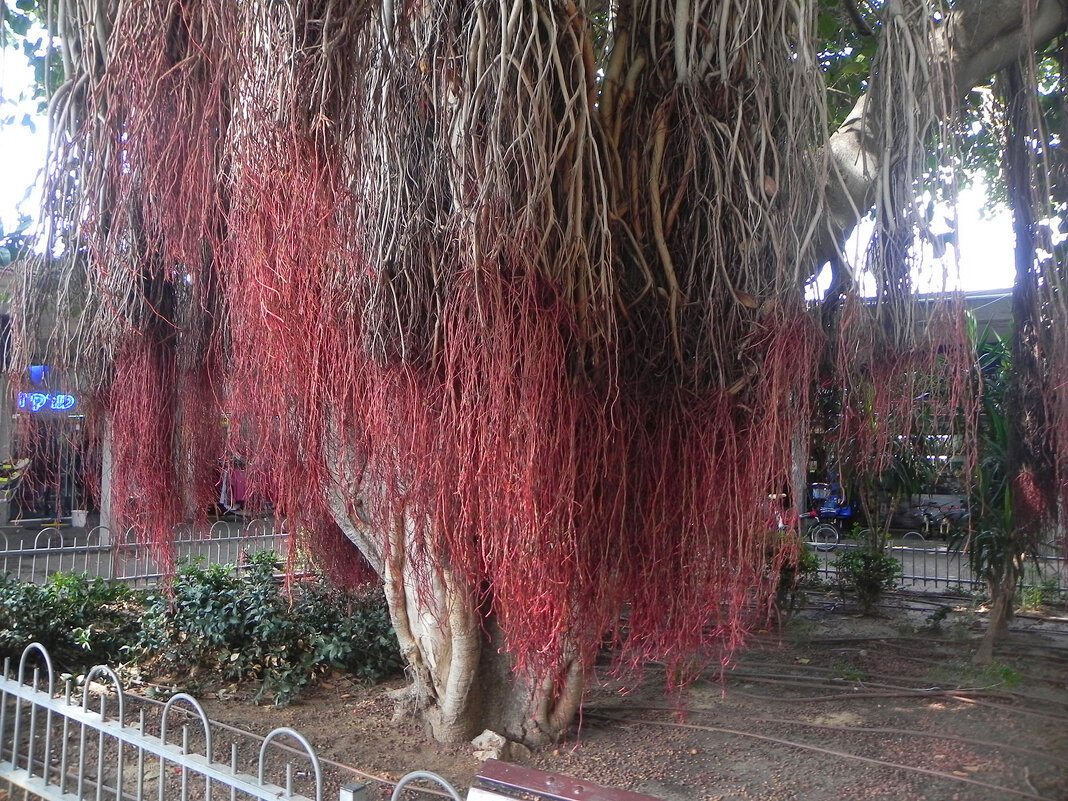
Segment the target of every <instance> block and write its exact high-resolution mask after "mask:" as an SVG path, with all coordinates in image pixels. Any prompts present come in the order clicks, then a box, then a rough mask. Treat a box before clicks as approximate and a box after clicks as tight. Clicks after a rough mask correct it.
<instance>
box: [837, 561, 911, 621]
mask: <svg viewBox="0 0 1068 801" xmlns="http://www.w3.org/2000/svg"><path fill="white" fill-rule="evenodd" d="M834 565H835V568H837V570H838V580H839V582H841V583H842V584H843V585H844V586H845V587H848V588H850V589H852V591H853V594H854V595H856V598H857V601H858V602H859V603H860V607H861V610H862V611H863V613H864V614H865V615H870V614H872V613H873V612H874V611H875V608H876V607H877V606H878V604H879V600H880V599H881V598H882V596H883V592H885V591H886V590H892V589H893V588H894V587H895V586H896V584H897V579H898V576H900V575H901V564H900V563H899V562H898V561H897V560H896V559H894V557H892V556H887V555H886V554H885V553H883V552H882V551H880V550H873V549H871V548H863V547H862V548H855V549H853V550H850V551H846V552H845V553H843V554H842V555H841V556H839V557H838V558H837V559H836V560H835V563H834Z"/></svg>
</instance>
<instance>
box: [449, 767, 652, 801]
mask: <svg viewBox="0 0 1068 801" xmlns="http://www.w3.org/2000/svg"><path fill="white" fill-rule="evenodd" d="M475 782H476V784H475V786H473V787H471V789H470V790H468V792H467V801H501V799H508V801H512V799H530V798H534V799H551V801H658V799H656V798H655V796H651V795H642V794H641V793H632V792H630V791H628V790H616V789H613V788H611V787H602V786H601V785H599V784H594V783H593V782H587V781H581V780H579V779H572V778H569V777H567V776H560V775H559V774H556V773H547V772H546V771H543V770H535V769H534V768H528V767H524V766H523V765H513V764H512V763H510V762H500V761H498V760H496V759H487V760H486V761H485V762H483V763H482V769H481V770H480V771H479V772H478V775H477V776H476V777H475Z"/></svg>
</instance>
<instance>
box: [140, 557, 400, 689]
mask: <svg viewBox="0 0 1068 801" xmlns="http://www.w3.org/2000/svg"><path fill="white" fill-rule="evenodd" d="M279 568H280V565H279V564H278V562H277V557H276V555H275V554H274V552H271V551H265V552H262V553H258V554H254V555H252V556H250V557H249V559H248V563H247V564H246V565H245V566H244V569H243V570H234V569H233V567H232V566H226V565H208V566H203V565H201V564H200V563H198V562H190V563H186V564H184V565H183V566H182V567H181V568H180V570H179V572H178V575H177V577H176V578H175V580H174V583H173V586H172V587H171V590H170V592H169V593H156V594H153V595H151V596H149V597H148V598H147V599H146V605H145V613H144V617H143V619H142V630H141V636H140V639H139V641H138V643H137V652H138V654H139V655H140V656H141V657H142V658H143V659H146V660H151V661H155V662H156V663H157V664H156V666H158V667H161V668H166V669H168V670H171V671H174V672H176V673H181V674H185V675H187V676H194V675H196V674H198V673H201V672H206V673H208V674H209V675H211V676H212V677H213V678H216V677H218V678H221V679H222V680H223V681H232V682H241V681H252V682H255V683H257V684H258V685H259V691H258V692H257V693H256V695H255V698H254V700H255V701H260V700H264V699H268V698H269V699H270V700H271V701H272V702H273V703H274V704H275V705H276V706H282V705H285V704H287V703H288V702H289V701H291V700H292V699H293V697H294V696H295V695H296V694H297V693H299V692H300V691H301V690H302V689H303V688H305V687H307V686H308V685H309V684H311V683H312V682H313V681H314V680H315V676H316V675H317V674H318V673H320V672H322V671H323V670H325V669H326V668H328V667H336V668H339V669H342V670H345V671H347V672H348V673H349V674H350V675H353V676H355V677H356V678H358V679H361V680H365V681H369V682H373V681H378V680H381V679H383V678H385V677H387V676H389V675H391V674H394V673H396V672H397V671H399V669H400V667H401V659H400V652H399V650H398V648H397V641H396V638H395V636H394V634H393V629H392V626H391V624H390V621H389V615H388V613H387V611H386V608H385V602H384V599H383V598H382V596H381V593H380V592H379V593H372V592H369V591H367V590H357V591H342V590H340V589H337V588H333V587H330V586H329V585H327V584H325V583H323V582H321V581H317V582H313V583H308V582H300V583H297V584H296V585H295V586H294V587H293V588H292V590H291V592H289V593H287V592H286V591H285V588H284V587H283V586H282V585H281V583H280V582H279V581H278V579H277V572H278V570H279Z"/></svg>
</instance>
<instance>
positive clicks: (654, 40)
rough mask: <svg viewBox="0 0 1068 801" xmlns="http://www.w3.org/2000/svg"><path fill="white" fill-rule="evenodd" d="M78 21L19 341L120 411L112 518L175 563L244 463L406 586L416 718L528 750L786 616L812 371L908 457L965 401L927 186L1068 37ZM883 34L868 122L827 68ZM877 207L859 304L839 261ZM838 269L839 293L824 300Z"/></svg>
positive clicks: (198, 11)
mask: <svg viewBox="0 0 1068 801" xmlns="http://www.w3.org/2000/svg"><path fill="white" fill-rule="evenodd" d="M55 13H56V14H57V15H58V16H57V18H56V21H57V25H58V29H57V32H58V40H57V41H58V42H59V43H60V45H61V51H60V52H61V54H62V58H63V63H64V68H65V76H66V77H65V80H64V82H63V83H62V85H60V86H58V87H53V88H54V89H55V91H54V95H53V99H52V107H51V110H52V115H53V125H54V145H53V153H52V158H51V163H50V172H49V190H48V192H47V194H46V198H45V219H46V220H47V223H48V225H47V226H46V229H45V238H46V240H47V241H46V242H45V243H44V244H43V246H42V248H41V250H42V252H43V253H44V254H46V255H45V256H43V257H42V258H41V259H40V260H39V263H37V264H35V265H33V266H32V269H30V270H29V272H28V273H27V281H26V287H27V290H26V292H25V293H24V296H23V298H22V307H21V308H22V313H21V317H20V324H19V325H20V327H19V329H18V336H17V340H18V347H19V349H20V351H19V352H20V355H21V357H22V359H23V362H25V363H31V362H33V361H35V360H36V361H37V362H39V361H41V359H42V358H47V359H48V360H49V363H51V364H53V365H57V366H59V367H61V368H63V369H65V370H66V371H67V373H68V375H70V376H76V380H77V382H78V384H79V389H80V391H81V392H82V393H83V395H84V397H85V398H87V399H91V401H92V404H93V413H92V414H91V416H90V418H89V419H90V421H91V424H92V426H93V430H94V431H95V432H96V434H97V435H98V441H99V442H102V443H106V450H107V454H106V457H107V460H108V462H109V464H110V474H111V476H112V481H111V484H110V491H111V495H110V498H109V499H108V501H109V503H110V505H111V513H112V516H113V519H114V520H115V521H116V523H117V524H118V527H119V528H120V529H121V530H124V531H125V530H127V529H128V530H129V531H130V532H131V534H130V536H136V537H139V538H142V539H144V540H147V541H151V542H153V543H155V544H156V545H157V546H158V547H159V548H160V549H161V550H162V551H166V547H167V542H168V539H169V537H170V532H171V531H172V529H173V526H174V525H175V524H176V523H178V522H180V521H183V520H187V519H189V518H191V517H194V518H195V516H196V515H197V514H200V513H201V511H200V510H203V509H204V508H206V507H207V506H208V505H209V504H210V503H211V502H212V501H213V500H214V498H215V496H216V493H217V490H216V488H215V486H214V485H215V481H216V477H217V476H216V470H217V465H218V463H219V460H220V459H230V458H234V457H239V458H241V459H243V460H244V462H245V463H246V464H247V467H248V470H249V481H250V488H251V491H252V493H253V494H256V495H258V496H259V497H261V498H265V499H269V500H270V501H271V502H272V503H273V504H274V506H275V510H276V514H277V515H278V516H279V517H285V518H286V520H287V521H288V522H287V524H288V526H289V527H290V530H292V531H294V532H295V533H296V534H297V535H298V536H297V538H296V542H297V546H296V547H299V548H302V549H305V550H307V551H309V552H311V553H313V554H314V555H316V556H318V557H320V558H321V560H322V562H323V563H324V564H328V566H333V567H334V568H335V569H338V570H340V571H341V572H343V573H345V572H346V571H347V572H348V574H350V575H355V574H357V573H359V572H360V571H361V570H363V569H365V568H366V566H369V567H370V568H371V569H372V570H373V571H374V573H375V574H377V576H379V577H380V579H381V581H382V582H383V584H384V587H385V593H386V597H387V600H388V603H389V608H390V612H391V616H392V619H393V623H394V625H395V627H396V631H397V636H398V639H399V642H400V645H401V649H402V651H403V654H404V658H405V660H406V663H407V668H408V672H407V675H408V679H409V686H408V687H407V689H406V690H405V691H404V692H402V693H399V694H398V697H397V701H398V704H399V706H400V707H401V708H402V709H404V710H407V711H410V712H412V713H415V714H418V715H420V716H422V717H423V718H424V719H425V720H426V721H428V722H429V724H430V725H431V727H432V728H433V731H434V733H435V735H436V736H437V737H439V738H441V739H446V740H457V739H460V738H467V737H470V736H472V735H473V734H475V733H477V732H478V731H480V730H481V729H483V728H486V727H490V728H494V729H496V730H499V731H502V732H504V733H506V734H507V735H508V736H509V737H512V738H514V739H518V740H523V741H526V742H532V743H537V742H544V741H546V740H549V739H552V738H554V737H557V736H558V735H559V734H560V733H561V731H563V730H564V729H565V728H566V726H567V725H568V723H569V722H570V721H571V720H572V718H573V716H574V714H575V712H576V709H577V708H578V704H579V703H580V701H581V698H582V692H583V687H584V686H585V684H586V683H587V682H588V681H589V679H590V678H591V676H592V675H593V671H594V664H595V660H596V659H597V657H598V655H599V654H600V653H603V652H606V651H607V652H609V653H611V655H612V664H613V666H614V667H615V668H616V669H618V670H620V671H623V672H626V671H627V670H628V669H638V668H640V667H641V666H642V665H643V664H645V663H647V662H648V661H649V660H658V661H661V662H663V663H666V665H667V671H666V673H667V675H668V676H669V681H670V682H671V683H673V684H676V685H678V684H682V683H685V682H686V681H687V680H689V679H691V678H692V677H694V676H695V675H697V672H698V671H700V670H702V669H704V668H706V667H707V666H709V665H710V664H712V665H715V664H725V663H726V661H727V660H729V658H730V656H731V654H732V653H733V652H734V651H735V649H737V648H738V647H739V646H740V645H741V644H743V642H744V641H745V638H746V635H747V633H748V632H750V631H751V630H752V629H753V627H754V626H755V625H758V624H761V623H762V622H763V621H764V620H766V618H767V616H768V615H769V613H770V612H771V598H772V595H773V591H774V587H775V582H776V580H777V576H778V572H779V568H780V567H781V566H782V565H783V564H784V563H786V562H787V561H788V560H792V559H794V558H796V549H797V544H796V540H795V539H794V538H791V537H789V536H781V535H780V534H779V533H778V532H777V531H776V510H775V509H774V507H773V506H772V505H770V504H769V503H768V497H769V494H775V495H777V494H779V493H794V494H796V492H797V491H798V489H799V487H800V485H801V482H802V478H803V469H804V464H805V459H806V456H805V454H806V448H807V432H808V426H809V421H810V419H811V408H810V407H811V403H810V399H811V398H812V397H813V392H814V386H815V384H816V383H817V382H816V379H817V378H819V379H820V381H821V382H823V383H824V385H825V386H826V385H828V384H833V385H834V386H836V387H839V388H840V390H841V397H843V398H845V400H844V401H843V408H842V411H841V415H842V426H843V431H844V432H848V433H847V434H843V436H847V437H848V438H849V440H850V441H851V442H853V443H855V444H856V445H857V448H858V451H857V453H858V455H857V459H858V464H860V463H864V464H867V465H869V466H871V468H872V469H875V470H878V469H882V468H885V466H886V461H887V460H888V459H890V458H892V455H891V451H892V446H893V444H894V442H895V441H896V440H895V437H897V436H899V434H900V432H899V431H896V430H895V429H894V428H893V425H892V423H893V422H894V421H899V422H901V424H902V425H904V426H906V428H907V425H908V423H907V422H905V418H909V419H917V418H918V416H916V415H912V416H910V415H909V414H908V412H907V410H908V409H909V408H911V407H909V406H908V404H907V403H904V400H903V399H908V400H909V402H910V403H911V402H912V400H913V399H916V398H918V397H923V396H925V394H926V395H927V396H928V397H930V396H937V397H938V398H939V399H941V401H940V402H942V403H944V404H945V405H946V407H947V408H951V409H952V410H953V413H954V414H961V415H962V416H963V417H964V418H968V417H969V415H970V412H969V411H968V409H969V408H971V406H970V405H969V403H968V402H967V400H966V398H967V396H968V394H969V392H970V391H971V390H970V386H971V382H972V381H973V379H974V375H973V373H972V371H971V362H970V360H969V359H970V356H969V352H968V349H967V348H966V347H965V344H964V339H963V337H964V334H963V333H962V332H963V330H964V329H963V326H962V325H961V321H960V318H959V316H956V315H955V312H954V309H953V307H952V304H950V303H946V304H940V305H939V307H938V310H937V311H936V312H932V311H931V310H930V306H929V305H928V306H925V307H924V309H925V310H918V309H917V307H916V304H915V303H914V302H913V300H912V291H911V278H910V276H912V275H913V274H914V271H915V269H916V263H917V261H918V260H919V258H920V256H919V249H918V248H917V246H916V245H915V243H916V242H917V241H918V240H917V231H920V230H921V229H922V228H923V224H924V221H923V220H922V219H921V218H922V214H921V213H920V212H921V211H922V209H918V207H917V204H916V202H915V199H916V195H917V191H918V189H917V187H918V186H919V182H920V181H921V180H922V179H923V178H924V177H925V176H927V177H930V175H931V174H932V167H931V164H932V159H933V161H934V162H938V163H940V164H952V162H953V159H954V158H957V157H958V152H957V151H956V150H955V148H954V147H953V145H952V141H951V139H952V132H953V129H954V125H955V120H956V117H955V116H954V115H955V107H956V104H957V101H959V100H960V99H961V98H963V97H964V96H965V94H966V92H967V89H968V88H969V87H970V86H972V85H973V84H975V83H976V82H978V81H980V80H982V79H985V78H986V77H987V76H989V75H990V74H991V73H993V72H994V71H996V70H998V69H1000V68H1002V67H1004V66H1006V65H1008V64H1010V63H1014V62H1015V61H1016V60H1017V59H1018V58H1020V57H1021V56H1023V55H1026V54H1028V53H1032V52H1034V51H1035V50H1036V49H1037V48H1041V47H1044V46H1046V45H1047V44H1048V43H1049V42H1050V41H1051V40H1053V39H1054V38H1055V37H1056V36H1058V35H1059V34H1060V33H1061V32H1062V31H1063V29H1064V25H1065V18H1066V10H1065V3H1064V2H1063V0H1045V1H1044V2H1031V1H1030V0H1026V1H1025V0H1001V1H1000V2H998V3H991V2H978V0H957V1H956V2H948V0H947V1H946V2H943V3H941V4H940V3H938V2H935V0H886V2H867V3H861V2H852V1H851V0H843V2H842V3H841V4H838V3H832V4H828V3H825V2H817V0H784V1H782V2H780V1H779V0H774V1H772V2H768V1H767V0H758V1H756V2H746V3H741V2H734V1H733V0H715V2H713V1H712V0H673V1H672V2H666V1H665V0H614V2H606V1H605V2H600V1H598V0H425V1H424V0H375V1H374V2H371V0H277V1H275V0H270V1H267V0H264V1H262V2H260V1H257V0H249V1H246V0H184V1H182V2H179V1H178V0H139V2H125V3H120V2H118V1H117V0H70V1H69V2H65V3H60V4H58V7H57V9H56V11H55ZM828 21H830V23H831V24H832V27H834V26H837V28H835V30H837V31H839V33H841V32H842V31H845V32H846V33H847V34H848V36H846V37H845V38H844V39H838V40H835V42H836V43H835V42H830V43H828V39H829V35H828V33H827V30H826V28H827V24H828ZM850 37H852V38H850ZM863 37H872V38H871V41H875V42H877V46H876V47H875V48H874V58H873V65H874V66H873V67H872V71H871V74H870V77H867V78H865V79H864V80H863V81H857V82H855V87H856V88H857V89H858V90H859V91H860V92H861V94H860V95H858V96H857V97H855V98H853V99H852V100H855V101H857V103H856V106H855V107H854V108H852V110H848V107H846V106H843V105H842V104H841V103H840V99H839V98H840V95H838V94H834V95H833V96H832V97H831V102H829V101H828V89H827V75H826V70H827V69H828V65H829V64H831V63H832V62H833V61H834V59H833V58H831V57H830V56H829V55H828V48H832V49H833V48H837V51H836V52H838V53H839V54H840V53H842V52H850V51H849V50H848V48H850V47H853V45H851V44H850V43H849V42H850V41H852V40H854V39H856V40H858V41H859V39H860V38H863ZM830 38H833V37H830ZM857 46H858V47H859V46H860V45H857ZM832 55H833V54H832ZM1030 74H1032V75H1033V74H1034V71H1033V70H1032V71H1031V73H1030ZM852 100H851V102H852ZM832 129H833V130H832ZM932 154H934V155H933V157H932ZM933 172H934V174H936V175H938V174H939V173H938V170H937V169H935V170H934V171H933ZM869 210H872V217H873V219H874V221H875V228H876V234H875V236H874V238H873V241H872V244H871V246H870V248H869V251H868V255H867V260H866V261H867V265H868V266H867V270H868V271H869V272H870V274H871V275H873V276H874V286H875V289H874V294H873V295H872V297H870V298H868V299H866V300H865V299H863V298H862V297H861V293H860V290H859V285H858V282H857V281H855V280H852V279H851V277H850V276H851V275H852V270H851V268H850V267H849V265H848V264H847V262H846V260H845V259H844V258H843V253H842V246H843V242H844V240H845V236H846V234H847V233H848V232H849V230H850V229H851V228H852V227H853V226H854V224H855V223H856V221H857V219H858V217H860V216H861V215H864V214H866V213H868V212H869ZM827 261H830V262H831V263H832V264H834V265H836V269H835V281H834V283H833V289H832V290H831V291H830V292H828V293H827V296H826V298H825V299H824V306H825V308H822V309H821V308H820V307H819V304H813V303H812V302H810V301H806V297H805V287H806V283H807V282H808V281H809V279H810V278H811V276H812V275H813V274H814V273H815V272H817V271H818V269H819V267H820V265H821V264H823V263H824V262H827ZM1060 276H1061V277H1060V279H1059V280H1061V281H1063V273H1061V274H1060ZM1060 298H1061V299H1060V302H1061V303H1063V294H1062V295H1061V296H1060ZM932 332H936V333H934V334H932ZM1062 336H1063V334H1062ZM1062 341H1063V340H1062ZM932 343H933V344H932ZM1062 363H1063V360H1062ZM932 376H934V378H932ZM918 377H919V378H918ZM933 380H937V383H938V389H937V391H932V390H931V387H930V386H928V385H927V384H923V385H922V386H921V385H920V384H918V383H917V382H922V381H927V382H930V381H933ZM1061 392H1062V394H1063V393H1064V390H1063V387H1062V389H1061ZM1063 403H1064V400H1063V398H1062V399H1061V404H1062V406H1063ZM972 406H974V404H972ZM1061 413H1063V408H1062V410H1061ZM224 423H225V424H224ZM969 425H970V424H968V423H967V422H966V423H965V425H964V428H965V430H967V429H968V428H969ZM972 427H974V426H972ZM1059 447H1060V448H1061V449H1062V455H1063V449H1064V447H1065V446H1064V444H1063V443H1061V445H1060V446H1059ZM1059 464H1060V466H1061V468H1063V467H1064V462H1063V459H1062V461H1061V462H1060V463H1059ZM798 465H801V467H800V468H799V467H798ZM350 543H355V545H356V546H358V549H359V552H360V554H361V555H362V562H363V563H365V564H363V565H362V566H361V565H360V564H357V562H356V561H354V560H352V559H351V558H346V549H351V545H350ZM631 675H633V674H631Z"/></svg>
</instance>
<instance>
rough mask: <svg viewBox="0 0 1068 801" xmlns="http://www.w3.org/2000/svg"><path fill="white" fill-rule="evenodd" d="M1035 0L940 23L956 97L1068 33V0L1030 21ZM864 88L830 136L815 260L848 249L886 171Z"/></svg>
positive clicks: (982, 7)
mask: <svg viewBox="0 0 1068 801" xmlns="http://www.w3.org/2000/svg"><path fill="white" fill-rule="evenodd" d="M1028 2H1029V0H1003V2H998V3H991V2H984V0H965V1H964V2H959V3H957V5H956V7H955V8H954V9H953V11H952V12H951V13H950V15H949V16H948V17H947V19H946V21H945V22H944V23H943V24H942V25H941V26H940V27H939V28H938V29H937V30H936V33H935V37H936V38H935V41H934V42H932V51H933V52H934V53H936V54H938V55H939V56H940V57H942V58H944V59H946V60H947V62H948V69H947V70H946V74H947V75H951V76H953V77H954V80H953V86H952V87H951V95H950V96H951V97H956V98H959V97H963V96H964V94H965V93H966V92H967V91H968V90H969V89H971V88H972V87H973V86H975V85H976V84H978V83H979V82H980V81H982V80H983V79H984V78H986V77H987V76H989V75H992V74H994V73H995V72H997V71H998V70H1000V69H1002V68H1003V67H1005V66H1007V65H1009V64H1011V63H1012V62H1013V61H1015V60H1017V59H1019V58H1020V57H1022V56H1023V55H1025V54H1026V53H1028V52H1033V51H1034V50H1037V49H1038V48H1040V47H1042V46H1044V45H1045V44H1047V43H1048V42H1050V41H1051V40H1052V39H1054V38H1055V37H1057V36H1058V35H1060V34H1062V33H1063V32H1064V30H1065V28H1066V26H1068V0H1038V2H1037V3H1036V4H1035V7H1034V9H1033V10H1032V12H1031V18H1030V21H1029V23H1028V21H1027V17H1026V16H1025V6H1026V4H1027V3H1028ZM867 103H868V95H867V94H865V95H863V96H862V97H861V98H860V100H858V101H857V104H856V106H854V107H853V110H852V111H851V112H850V113H849V116H848V117H847V118H846V120H845V122H844V123H842V125H841V127H840V128H839V129H838V130H837V131H835V132H834V134H832V135H831V138H830V142H829V144H828V148H829V152H828V156H829V166H830V175H829V178H828V181H829V185H828V187H827V196H826V202H827V227H826V229H825V230H824V231H823V232H822V233H821V235H820V237H819V239H818V240H817V243H816V248H815V256H816V259H815V264H814V268H815V269H818V267H819V265H821V264H823V263H824V262H826V261H828V260H830V259H831V257H832V256H834V255H835V254H836V253H837V252H840V249H841V246H842V242H844V241H845V239H846V237H847V236H848V235H849V232H850V231H852V229H853V227H854V226H855V225H856V224H857V221H858V220H859V218H860V216H861V215H863V214H864V213H865V212H866V211H867V210H868V209H869V208H870V207H871V204H872V191H873V189H874V186H875V178H876V176H877V175H878V173H879V167H880V165H879V158H878V154H877V153H876V152H875V151H874V149H873V146H872V145H873V142H874V140H875V136H874V134H875V132H876V128H875V126H877V125H878V124H879V119H880V115H879V114H878V113H867V112H869V111H871V110H869V109H867Z"/></svg>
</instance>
